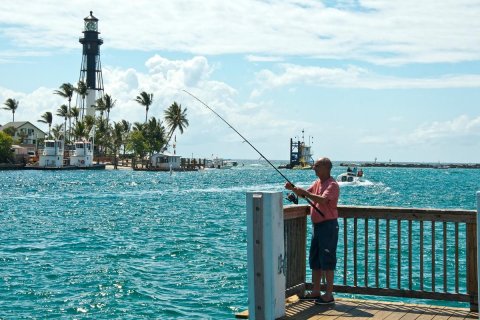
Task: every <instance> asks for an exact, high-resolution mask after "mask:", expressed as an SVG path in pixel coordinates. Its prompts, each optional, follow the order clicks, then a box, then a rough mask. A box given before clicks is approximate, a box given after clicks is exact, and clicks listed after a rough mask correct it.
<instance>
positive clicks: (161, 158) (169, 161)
mask: <svg viewBox="0 0 480 320" xmlns="http://www.w3.org/2000/svg"><path fill="white" fill-rule="evenodd" d="M180 158H181V157H180V156H177V155H173V154H169V153H156V154H154V155H152V157H151V158H150V164H151V165H152V168H157V169H159V170H165V171H167V170H170V169H172V170H175V169H179V168H180V161H181V160H180Z"/></svg>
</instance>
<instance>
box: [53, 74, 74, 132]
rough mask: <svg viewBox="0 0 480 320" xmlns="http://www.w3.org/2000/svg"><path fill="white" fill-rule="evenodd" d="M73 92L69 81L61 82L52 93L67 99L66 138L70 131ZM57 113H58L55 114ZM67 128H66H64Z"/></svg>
mask: <svg viewBox="0 0 480 320" xmlns="http://www.w3.org/2000/svg"><path fill="white" fill-rule="evenodd" d="M74 92H75V87H74V86H73V85H72V84H71V83H63V84H62V85H61V86H60V88H59V90H55V91H54V92H53V93H54V94H57V95H59V96H60V97H63V98H66V99H68V132H69V134H68V138H69V140H70V132H71V130H72V118H71V116H70V114H71V105H72V97H73V93H74ZM57 115H58V114H57ZM65 130H67V128H65Z"/></svg>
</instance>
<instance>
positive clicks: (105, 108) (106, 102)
mask: <svg viewBox="0 0 480 320" xmlns="http://www.w3.org/2000/svg"><path fill="white" fill-rule="evenodd" d="M116 102H117V100H113V99H112V97H111V96H110V95H109V94H105V95H104V96H103V97H102V98H100V99H97V106H96V107H95V109H96V110H97V111H100V116H103V112H107V125H108V122H109V118H110V110H112V108H113V107H114V106H115V103H116Z"/></svg>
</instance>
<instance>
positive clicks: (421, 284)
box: [420, 221, 424, 291]
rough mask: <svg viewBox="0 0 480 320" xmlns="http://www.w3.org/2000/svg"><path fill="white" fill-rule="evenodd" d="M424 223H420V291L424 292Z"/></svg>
mask: <svg viewBox="0 0 480 320" xmlns="http://www.w3.org/2000/svg"><path fill="white" fill-rule="evenodd" d="M423 270H424V269H423V221H420V291H423Z"/></svg>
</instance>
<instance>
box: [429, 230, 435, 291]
mask: <svg viewBox="0 0 480 320" xmlns="http://www.w3.org/2000/svg"><path fill="white" fill-rule="evenodd" d="M431 232H432V265H431V267H430V269H431V271H432V291H433V292H435V279H436V278H435V253H436V252H435V221H432V231H431Z"/></svg>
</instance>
